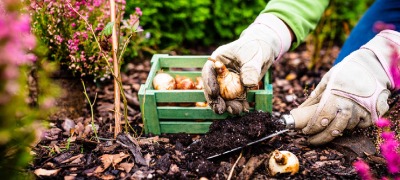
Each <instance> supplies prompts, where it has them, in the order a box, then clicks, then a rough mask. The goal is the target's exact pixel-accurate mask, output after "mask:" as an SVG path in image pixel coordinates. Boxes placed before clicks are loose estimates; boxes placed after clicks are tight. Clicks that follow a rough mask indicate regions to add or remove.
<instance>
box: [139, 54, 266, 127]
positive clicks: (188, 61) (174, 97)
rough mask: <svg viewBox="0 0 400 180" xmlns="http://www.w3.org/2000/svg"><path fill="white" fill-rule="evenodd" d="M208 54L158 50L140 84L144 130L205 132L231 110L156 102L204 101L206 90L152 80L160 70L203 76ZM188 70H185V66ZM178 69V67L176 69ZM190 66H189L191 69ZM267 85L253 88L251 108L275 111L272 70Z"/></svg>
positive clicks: (176, 73)
mask: <svg viewBox="0 0 400 180" xmlns="http://www.w3.org/2000/svg"><path fill="white" fill-rule="evenodd" d="M208 57H209V56H169V55H167V54H155V55H154V56H153V57H152V59H151V69H150V73H149V75H148V78H147V81H146V83H145V84H142V85H141V86H140V90H139V102H140V109H141V112H142V118H143V122H144V128H145V133H147V134H148V133H152V134H161V133H182V132H185V133H193V134H201V133H206V132H207V131H208V128H209V126H210V124H211V123H212V121H214V120H218V119H226V118H227V117H228V113H224V114H221V115H218V114H215V113H214V112H213V111H212V110H211V109H210V107H208V106H207V107H181V106H157V103H180V102H183V103H184V102H205V98H204V93H203V90H154V88H153V85H152V83H153V82H152V80H153V78H154V76H155V75H156V73H157V72H158V71H159V70H163V71H164V72H166V73H169V74H171V75H172V76H173V77H175V76H176V75H181V76H185V77H189V78H193V79H194V78H195V77H199V76H201V68H202V67H203V65H204V63H205V62H206V61H207V58H208ZM185 68H186V70H182V69H185ZM177 69H178V70H177ZM187 69H190V70H189V71H188V70H187ZM263 79H264V83H263V84H264V87H263V88H261V89H260V90H250V91H249V92H248V93H247V100H248V101H249V102H255V103H254V104H255V106H254V107H253V108H251V109H250V110H251V111H253V110H254V109H256V110H262V111H265V112H266V111H268V112H271V111H272V85H271V84H270V78H269V73H267V74H266V75H265V77H264V78H263Z"/></svg>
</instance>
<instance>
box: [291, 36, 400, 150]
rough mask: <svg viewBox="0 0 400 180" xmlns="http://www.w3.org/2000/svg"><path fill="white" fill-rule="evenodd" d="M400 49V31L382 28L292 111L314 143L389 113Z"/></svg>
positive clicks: (319, 142) (297, 126) (361, 126)
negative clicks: (393, 71)
mask: <svg viewBox="0 0 400 180" xmlns="http://www.w3.org/2000/svg"><path fill="white" fill-rule="evenodd" d="M399 50H400V33H399V32H396V31H392V30H385V31H382V32H380V33H379V34H378V35H376V36H375V37H374V38H373V39H372V40H370V41H369V42H368V43H367V44H365V45H364V46H362V47H361V48H360V49H359V50H357V51H354V52H353V53H351V54H350V55H348V56H347V57H346V58H345V59H344V60H343V61H342V62H340V63H339V64H337V65H336V66H334V67H333V68H332V69H331V70H329V71H328V73H327V74H325V75H324V76H323V78H322V80H321V82H320V83H319V84H318V86H317V87H316V89H315V90H314V91H313V92H312V93H311V95H310V97H309V98H308V99H307V100H306V101H305V102H304V103H302V104H301V105H300V106H299V107H298V108H297V109H294V110H292V111H291V112H290V113H291V115H292V116H293V118H294V120H295V122H297V121H298V122H299V124H298V125H295V126H296V128H301V129H302V131H303V133H304V134H308V135H312V136H311V137H310V138H309V139H308V141H309V143H310V144H313V145H321V144H324V143H327V142H329V141H331V140H333V139H334V138H335V137H337V136H341V135H342V133H343V131H344V130H345V129H353V128H355V127H359V128H366V127H368V126H371V125H372V124H373V123H375V122H376V121H377V119H378V117H380V116H382V115H383V114H385V112H386V111H387V110H388V109H389V106H388V104H387V99H388V97H389V95H390V91H389V89H391V90H393V89H394V81H393V77H392V76H391V75H390V72H389V66H390V63H391V61H392V57H393V55H396V56H398V54H399ZM396 51H397V52H396ZM396 58H398V57H396ZM398 68H399V67H397V69H398ZM300 122H307V123H303V125H301V123H300ZM295 124H296V123H295ZM304 126H305V127H304Z"/></svg>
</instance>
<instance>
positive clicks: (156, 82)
mask: <svg viewBox="0 0 400 180" xmlns="http://www.w3.org/2000/svg"><path fill="white" fill-rule="evenodd" d="M153 87H154V89H155V90H173V89H175V79H174V78H173V77H172V76H171V75H169V74H167V73H164V72H160V73H157V74H156V76H154V79H153Z"/></svg>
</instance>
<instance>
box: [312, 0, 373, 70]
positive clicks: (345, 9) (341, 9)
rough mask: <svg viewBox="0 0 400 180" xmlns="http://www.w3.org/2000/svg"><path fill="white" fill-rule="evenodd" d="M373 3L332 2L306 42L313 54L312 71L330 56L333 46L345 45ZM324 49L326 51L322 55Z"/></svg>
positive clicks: (368, 1) (353, 1)
mask: <svg viewBox="0 0 400 180" xmlns="http://www.w3.org/2000/svg"><path fill="white" fill-rule="evenodd" d="M373 2H374V0H365V1H357V0H349V1H340V0H331V1H330V4H329V6H328V8H327V9H326V10H325V12H324V14H323V16H322V18H321V20H320V22H319V24H318V25H317V27H316V28H315V30H314V31H313V32H312V33H311V34H310V35H309V36H308V37H307V39H306V41H305V43H306V44H307V47H308V49H309V51H311V54H312V57H311V63H310V64H309V68H310V69H311V68H314V69H318V67H319V65H320V62H322V61H323V60H324V59H325V57H326V56H328V55H329V54H330V53H329V52H328V51H330V50H332V47H333V46H335V45H337V46H342V45H343V43H344V41H345V40H346V38H347V37H348V35H349V34H350V31H351V29H352V28H353V27H354V26H355V25H356V24H357V22H358V20H359V19H360V18H361V17H362V15H363V14H364V12H365V11H366V10H367V9H368V7H369V6H371V4H372V3H373ZM322 48H325V49H326V51H322V53H321V49H322Z"/></svg>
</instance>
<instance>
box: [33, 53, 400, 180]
mask: <svg viewBox="0 0 400 180" xmlns="http://www.w3.org/2000/svg"><path fill="white" fill-rule="evenodd" d="M330 52H331V53H332V54H330V55H329V56H327V57H328V58H327V59H325V61H324V62H323V63H321V67H320V68H319V70H318V71H309V70H308V69H307V65H308V64H307V63H308V60H309V53H308V52H307V51H301V50H299V51H298V52H291V53H287V54H286V55H285V56H284V58H283V60H281V61H280V62H279V63H276V64H275V65H274V66H273V76H272V77H273V87H274V89H273V90H274V92H273V94H274V97H273V111H272V114H269V113H260V112H255V113H252V114H249V115H247V116H243V117H235V118H228V119H226V120H222V121H218V122H214V123H213V124H212V125H211V129H210V131H209V133H207V134H205V135H193V134H192V135H189V134H183V133H181V134H162V135H159V136H153V135H151V134H150V135H143V134H141V132H142V126H143V124H142V121H141V120H142V119H141V113H140V109H139V101H138V96H137V93H138V91H139V88H140V84H143V83H145V81H146V78H147V74H148V72H149V70H150V63H149V61H148V60H146V61H144V62H143V63H140V64H128V65H127V66H126V67H125V69H126V71H125V72H126V73H124V74H122V80H123V83H124V84H125V86H124V90H125V91H126V94H127V99H128V114H129V118H128V120H129V124H130V126H131V127H129V126H128V129H129V132H130V133H129V134H130V135H126V134H120V135H119V136H118V137H117V138H116V139H114V138H113V130H112V125H113V120H112V119H113V112H112V111H110V109H112V108H113V91H112V88H113V85H112V83H111V81H110V82H109V83H104V84H103V85H102V86H94V85H93V86H90V87H87V89H86V90H87V91H88V92H89V95H90V97H91V99H93V98H94V96H95V93H96V92H97V93H98V99H97V101H96V105H95V123H96V125H99V127H100V130H99V132H98V137H100V141H99V142H97V141H96V138H95V136H94V134H93V133H90V128H88V129H85V128H86V127H88V125H89V124H90V123H89V122H90V111H89V107H88V106H87V109H85V111H84V113H83V114H84V115H83V116H82V117H78V118H72V119H68V118H65V117H53V121H52V123H51V128H50V130H49V131H48V134H47V135H48V136H47V137H46V138H44V139H43V140H42V141H41V142H40V143H39V144H38V145H37V146H36V147H34V148H33V152H34V153H35V156H34V160H33V163H32V164H31V166H30V170H31V171H32V172H39V171H42V172H49V171H48V170H52V171H51V172H52V173H51V176H41V177H40V178H50V179H54V178H57V179H64V178H65V179H146V178H148V179H199V178H201V177H206V178H208V179H227V178H228V177H229V176H230V173H231V169H232V167H233V166H234V164H235V162H236V161H237V160H238V157H239V156H240V154H241V155H242V157H241V158H240V159H239V160H238V161H237V163H236V164H235V166H234V170H233V171H232V175H231V176H232V178H233V179H268V178H271V176H270V175H269V173H268V170H267V168H266V167H265V163H264V160H265V159H267V158H268V157H269V154H270V153H271V152H272V151H273V150H275V149H279V150H288V151H291V152H293V153H294V154H295V155H296V156H297V157H298V158H299V161H300V170H299V172H298V173H297V174H295V175H289V174H281V175H278V177H277V178H278V179H358V178H359V177H358V176H357V174H356V172H355V170H354V168H353V167H352V162H353V161H354V160H355V158H356V157H357V156H362V157H363V158H364V159H366V161H367V162H369V163H370V165H371V168H372V171H373V173H374V174H375V175H377V176H379V177H380V176H382V175H388V173H387V172H386V168H385V167H386V166H385V164H384V163H385V161H384V159H383V158H381V157H380V155H379V153H377V150H376V145H375V144H376V142H377V141H378V139H376V138H375V137H377V131H376V129H374V128H373V127H371V128H368V130H367V131H365V130H363V131H355V132H346V133H345V136H343V138H341V139H339V140H335V141H334V142H332V143H329V144H328V145H325V146H319V147H314V146H309V145H307V144H306V136H304V135H302V134H301V133H299V132H297V131H289V132H287V133H285V134H282V135H279V136H276V137H274V138H272V139H269V140H265V141H263V142H261V143H257V144H255V145H252V146H250V147H246V148H244V149H243V150H239V151H235V152H232V153H229V154H226V155H223V156H220V157H218V158H214V159H211V160H207V159H206V158H207V157H208V156H210V155H213V154H215V153H221V152H223V151H225V150H229V149H232V148H233V147H235V146H241V145H244V144H247V143H248V142H250V141H254V140H257V139H259V138H261V137H264V136H265V135H268V134H270V133H272V132H275V131H277V130H280V129H282V126H281V125H280V124H279V123H278V122H277V121H276V119H277V118H278V117H279V116H280V115H282V114H283V113H287V112H289V111H290V110H291V109H293V108H295V107H297V106H298V105H299V104H300V103H301V102H303V101H304V100H305V98H306V95H307V94H309V93H310V92H311V90H312V89H313V87H315V85H316V84H317V83H318V82H319V81H320V79H321V77H322V75H323V74H324V73H326V72H327V70H329V68H330V67H331V64H332V60H333V59H334V57H335V56H336V54H337V49H333V50H332V51H330ZM204 53H205V54H209V53H211V52H204ZM395 100H396V97H392V98H391V103H392V107H393V108H392V109H391V111H390V112H389V113H388V114H389V118H390V119H392V120H395V119H398V118H399V115H398V112H397V110H396V109H399V108H400V105H399V103H397V102H396V101H395ZM396 123H398V122H396ZM68 124H70V125H68ZM398 125H399V124H397V126H398ZM68 127H69V128H68ZM71 127H73V128H72V129H73V131H71ZM71 132H73V133H71ZM138 135H141V136H140V137H139V138H131V137H137V136H138ZM347 137H351V138H350V139H357V140H359V141H358V142H359V143H361V146H359V149H356V148H352V147H350V146H348V145H349V143H351V142H349V139H348V138H347ZM364 152H368V153H364Z"/></svg>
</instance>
